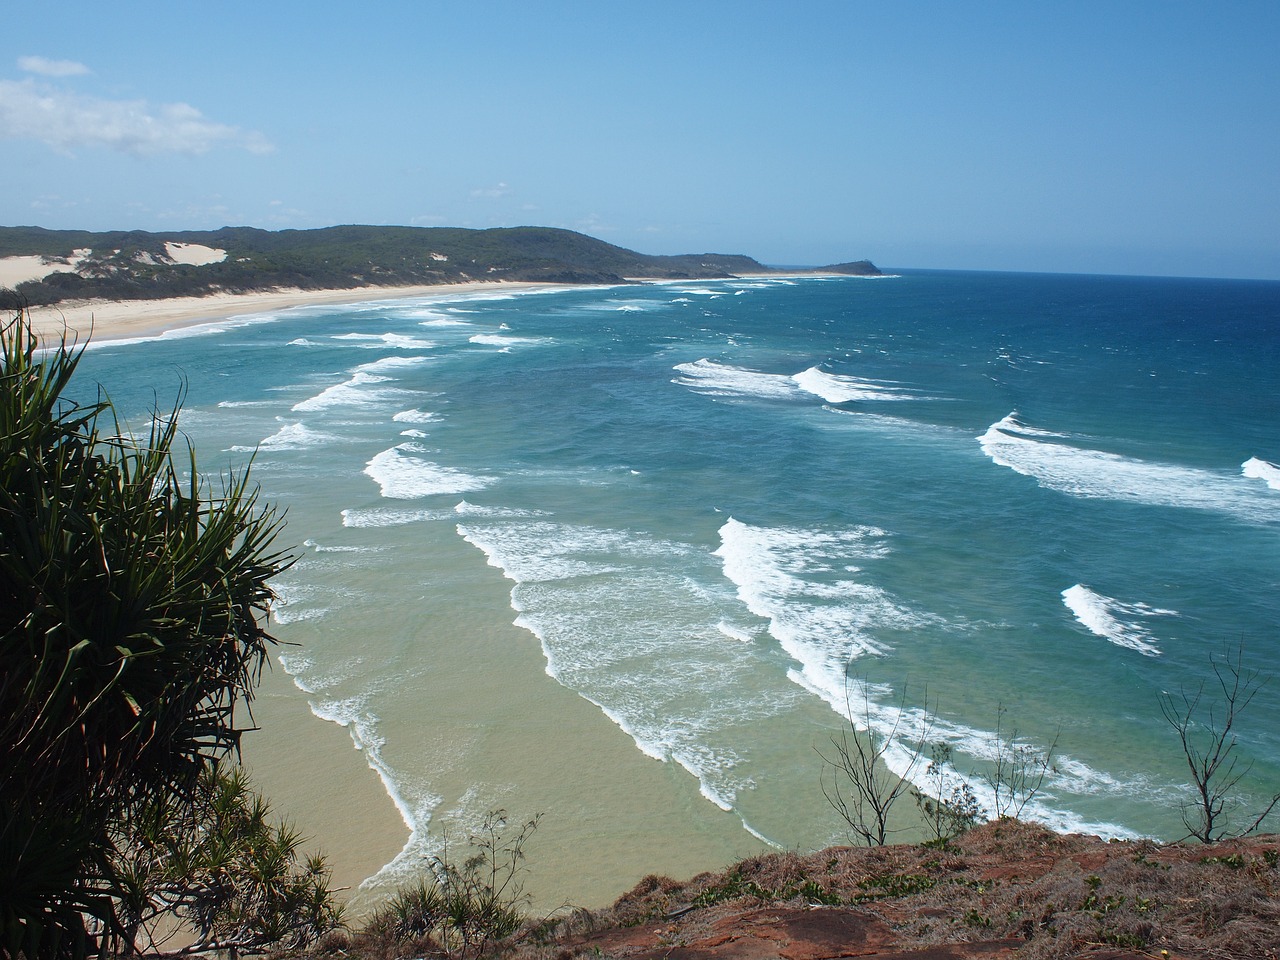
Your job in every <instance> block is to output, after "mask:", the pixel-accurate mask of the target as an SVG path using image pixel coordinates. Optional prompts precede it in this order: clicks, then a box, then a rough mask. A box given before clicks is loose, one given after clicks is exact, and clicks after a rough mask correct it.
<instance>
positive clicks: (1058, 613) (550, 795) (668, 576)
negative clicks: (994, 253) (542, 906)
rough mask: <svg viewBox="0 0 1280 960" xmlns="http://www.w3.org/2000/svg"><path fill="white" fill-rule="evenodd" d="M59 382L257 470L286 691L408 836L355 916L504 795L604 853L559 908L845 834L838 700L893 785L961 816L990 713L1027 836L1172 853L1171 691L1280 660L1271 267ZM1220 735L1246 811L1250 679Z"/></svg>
mask: <svg viewBox="0 0 1280 960" xmlns="http://www.w3.org/2000/svg"><path fill="white" fill-rule="evenodd" d="M79 378H80V379H79V381H78V383H79V384H80V385H81V387H82V388H83V389H84V390H85V392H86V395H87V394H88V393H89V392H90V390H91V389H93V386H94V385H95V384H97V383H101V384H102V385H103V386H104V387H105V389H106V391H107V392H108V393H109V395H110V396H111V397H112V399H113V400H114V401H115V403H116V404H117V406H118V408H119V409H120V410H121V411H122V412H123V413H124V414H125V417H126V419H128V420H129V421H130V422H133V423H144V424H145V418H146V416H147V412H148V411H149V410H151V409H152V408H153V407H155V406H156V405H157V404H158V405H159V406H160V407H161V408H164V407H167V406H168V405H169V403H170V401H171V400H172V399H173V398H174V397H175V396H176V395H177V393H178V390H179V389H180V387H181V385H182V384H185V389H186V394H185V400H184V410H183V414H182V419H181V424H182V427H183V430H184V432H185V434H186V435H187V436H189V437H190V438H191V440H192V442H193V443H194V445H195V447H196V449H197V451H198V453H199V457H200V462H201V465H202V468H203V469H204V470H206V471H210V472H211V473H212V474H214V475H216V474H217V473H218V472H219V471H224V470H226V469H227V468H228V466H229V465H237V464H238V465H240V466H243V465H244V464H245V463H246V462H248V460H249V459H250V457H253V476H254V477H255V478H256V480H257V482H258V483H259V484H261V487H262V489H263V494H264V497H265V498H266V499H267V500H269V501H271V502H272V503H275V504H278V505H279V506H280V507H282V508H285V509H287V513H288V523H287V527H286V529H285V534H284V541H285V542H287V543H290V544H293V545H295V546H296V553H297V556H298V561H297V563H296V564H295V565H294V566H293V567H292V568H291V569H289V570H288V571H287V572H286V573H284V574H283V575H282V576H281V577H280V578H279V580H278V582H277V583H276V588H277V590H278V592H279V597H280V602H279V604H278V606H277V609H276V611H275V619H276V633H277V635H278V636H279V638H280V639H281V640H283V641H286V642H287V643H288V644H290V645H289V646H286V647H282V648H281V649H280V656H279V666H280V667H282V668H283V670H284V671H285V672H286V674H287V676H288V677H289V678H290V679H291V680H292V683H293V685H294V687H295V688H296V689H295V693H296V696H297V697H299V698H305V699H306V700H307V702H308V703H309V705H310V710H311V712H312V713H313V714H314V716H315V718H316V719H315V721H314V722H315V723H316V724H322V723H337V724H341V725H343V726H344V727H345V728H346V729H347V730H348V731H349V732H350V734H351V737H352V738H353V742H354V743H355V745H357V746H358V747H359V748H360V749H361V750H362V751H363V755H364V757H365V759H366V760H367V763H368V765H369V768H370V770H369V771H368V776H370V777H373V776H377V777H378V778H380V781H381V783H382V785H383V787H384V788H385V791H386V793H387V795H388V799H389V802H393V803H394V804H395V806H396V808H397V810H398V811H399V812H400V815H401V817H402V819H403V821H404V824H405V828H404V838H405V845H404V849H403V850H402V851H401V853H400V854H399V855H397V856H395V857H393V858H392V859H391V860H390V861H389V862H388V863H387V864H386V865H385V866H384V867H383V868H382V869H381V870H379V871H377V872H376V874H374V875H373V876H371V877H370V878H369V880H368V881H367V883H366V890H371V891H376V890H379V889H387V888H389V887H390V886H392V885H394V884H395V883H398V882H402V881H403V880H404V879H406V878H408V877H410V876H412V875H413V874H414V872H415V871H419V870H421V869H422V866H423V863H424V858H425V857H426V856H428V855H430V854H431V853H432V852H436V851H438V850H439V849H440V848H441V847H442V846H443V845H445V844H447V843H449V842H455V843H456V842H457V839H458V837H460V836H462V835H464V834H465V832H466V830H467V829H469V828H470V827H472V826H474V825H475V824H476V823H478V822H479V821H480V820H481V818H482V817H483V815H484V813H485V812H486V811H488V810H491V809H496V808H499V807H501V808H503V809H506V810H507V811H508V813H509V814H511V815H512V816H513V817H515V818H521V819H523V818H527V817H531V816H533V815H535V814H542V815H543V817H544V819H543V826H542V827H540V832H548V833H549V835H550V836H552V837H558V838H559V839H557V840H555V842H549V843H548V844H545V845H544V847H543V848H542V849H540V850H539V851H538V853H537V856H536V858H535V857H534V856H533V855H531V857H530V859H531V861H535V860H536V861H537V862H535V863H534V864H533V866H534V868H537V867H538V866H539V865H542V866H544V867H546V869H547V870H548V871H549V875H550V876H551V877H553V878H556V879H557V880H558V881H559V882H563V883H564V884H566V885H567V886H568V887H570V888H572V887H573V883H572V882H571V879H570V878H572V877H575V876H578V877H579V879H581V876H580V875H581V873H582V870H581V868H580V866H578V867H575V866H574V865H573V861H574V860H575V858H576V859H577V860H578V861H581V859H582V847H583V846H584V845H586V844H590V845H592V846H593V847H596V848H598V849H602V850H605V851H606V855H605V859H606V860H608V861H609V862H610V863H613V864H615V865H616V867H615V869H616V871H617V872H618V875H617V876H613V875H606V876H601V877H595V878H593V879H591V881H590V884H589V886H588V889H586V891H585V892H583V891H582V890H580V889H577V888H574V889H572V890H571V892H570V893H568V894H566V896H572V897H575V898H578V899H590V898H591V896H592V895H593V893H594V894H597V895H599V896H603V895H604V894H605V893H609V894H612V893H613V892H618V891H620V890H622V889H625V887H626V886H628V885H629V883H628V882H626V881H627V880H630V881H631V882H634V880H635V879H638V877H639V876H640V875H641V874H642V873H643V872H646V871H645V870H644V869H643V868H641V866H640V865H641V864H643V863H646V862H648V861H650V860H653V859H655V854H654V851H655V850H656V849H659V848H662V847H671V848H674V849H685V850H688V851H693V852H695V853H696V852H697V851H701V850H703V849H708V850H714V851H717V852H716V853H715V854H714V855H721V854H722V855H723V856H726V857H727V856H729V855H730V854H740V853H745V852H750V851H751V850H753V849H763V848H768V847H778V848H783V849H816V848H818V847H821V846H823V845H826V844H828V843H831V842H846V841H847V840H848V838H849V834H848V831H847V829H846V828H845V826H844V825H843V823H842V822H841V821H840V820H839V818H838V817H837V816H836V815H835V813H834V811H833V810H832V808H831V806H830V805H829V804H828V803H827V802H826V800H825V799H824V797H823V792H822V779H823V774H824V761H823V759H822V756H821V755H820V752H821V753H826V754H828V755H830V753H831V749H830V748H831V740H832V738H833V737H839V736H840V733H841V730H842V728H843V727H845V726H846V725H847V722H848V717H849V716H850V715H852V716H853V718H854V719H855V720H856V721H857V722H858V723H860V724H863V725H866V724H869V725H870V727H871V728H872V729H873V730H874V731H876V732H877V733H878V734H879V735H891V736H893V737H894V744H893V748H892V749H891V750H890V751H889V754H888V756H889V759H890V763H891V765H893V766H895V767H896V768H897V769H898V770H899V772H902V771H904V770H907V759H906V758H907V756H908V755H909V754H910V752H911V750H912V749H913V747H914V745H915V743H916V742H917V741H920V740H923V741H925V742H926V743H927V744H933V743H936V742H942V743H945V744H947V745H948V746H949V747H950V748H951V752H952V760H951V766H950V768H949V776H951V777H952V778H953V779H954V782H957V783H958V782H959V781H960V780H961V779H963V780H966V781H968V782H970V783H971V784H972V785H973V787H974V789H975V791H976V793H977V796H978V799H979V801H980V802H982V803H983V804H984V805H986V806H987V807H988V809H990V808H991V805H992V798H991V796H990V792H989V790H988V788H987V787H986V785H985V784H984V782H983V776H982V775H983V771H985V770H989V763H990V760H991V757H992V755H993V749H994V744H995V742H996V738H997V733H996V731H997V727H999V731H1000V737H1002V738H1004V740H1005V741H1006V742H1009V743H1013V742H1014V741H1015V740H1016V742H1017V743H1018V744H1020V745H1022V746H1025V747H1029V748H1031V749H1033V750H1035V749H1044V748H1047V747H1048V746H1049V745H1050V744H1053V745H1054V755H1053V764H1052V767H1051V769H1050V770H1049V772H1048V775H1047V778H1046V780H1045V783H1044V785H1043V788H1042V790H1041V792H1040V794H1039V795H1038V796H1037V797H1036V798H1035V799H1034V800H1033V801H1032V802H1031V803H1030V805H1029V806H1028V808H1027V810H1026V811H1025V814H1026V815H1028V816H1033V817H1035V818H1037V819H1040V820H1043V821H1044V822H1046V823H1048V824H1049V825H1051V826H1053V827H1055V828H1058V829H1063V830H1083V831H1088V832H1094V833H1101V834H1103V835H1107V836H1118V837H1130V836H1154V837H1159V838H1164V839H1177V838H1179V837H1181V836H1183V835H1184V834H1185V833H1186V830H1185V828H1184V827H1183V825H1182V823H1181V818H1180V806H1181V804H1183V803H1184V802H1186V801H1187V800H1189V799H1190V792H1189V788H1188V786H1187V776H1186V770H1185V760H1184V758H1183V756H1182V754H1181V752H1180V749H1179V746H1178V742H1177V739H1176V736H1175V735H1174V734H1173V732H1172V731H1171V729H1170V728H1169V726H1168V724H1167V723H1166V722H1165V721H1164V720H1163V719H1162V716H1161V711H1160V698H1161V696H1162V694H1163V693H1173V694H1175V695H1176V694H1178V693H1179V691H1183V690H1186V691H1192V692H1194V690H1195V689H1197V688H1198V685H1199V684H1201V683H1202V682H1203V681H1205V680H1206V679H1208V680H1209V681H1210V683H1211V684H1212V683H1213V682H1215V681H1213V675H1212V672H1211V667H1210V658H1211V657H1212V656H1215V655H1219V654H1221V653H1222V651H1223V650H1224V649H1230V648H1237V647H1239V648H1240V649H1242V651H1243V653H1242V656H1243V659H1244V662H1245V664H1246V666H1248V667H1249V668H1252V669H1258V670H1261V671H1262V672H1263V673H1264V674H1266V673H1270V672H1274V670H1275V666H1276V659H1277V654H1278V653H1280V636H1278V635H1277V624H1278V623H1280V591H1277V586H1278V585H1280V467H1277V466H1276V464H1277V463H1280V390H1278V389H1277V388H1278V387H1280V283H1270V282H1252V281H1228V280H1194V279H1155V278H1132V277H1110V276H1105V277H1104V276H1068V275H1030V274H999V273H959V272H925V271H904V272H902V273H901V274H899V275H894V276H887V277H883V278H852V277H850V278H811V277H795V278H768V279H762V278H750V279H742V280H716V281H696V282H671V283H654V284H647V285H636V286H621V287H583V288H564V289H554V290H549V291H536V292H513V291H505V290H502V289H500V288H496V289H495V290H493V291H482V292H476V293H466V294H458V295H453V296H449V297H442V298H425V299H420V300H392V301H382V302H376V301H369V302H363V303H356V304H350V305H345V306H341V307H334V306H314V307H305V308H296V309H292V310H288V311H284V312H281V313H277V314H271V315H256V316H245V317H240V318H234V319H232V320H230V321H221V322H218V323H215V324H209V325H206V326H204V327H199V328H195V329H192V330H187V331H184V332H182V333H181V334H179V335H173V334H171V335H167V336H164V337H159V338H152V339H145V340H138V341H133V342H120V343H105V342H104V343H103V344H100V345H94V346H93V347H92V348H91V349H90V350H89V351H87V353H86V354H85V357H84V360H83V363H82V366H81V370H80V373H79ZM1213 693H1214V689H1213V687H1212V686H1210V687H1206V695H1211V694H1213ZM1237 733H1238V736H1239V743H1238V748H1237V749H1238V751H1239V753H1240V756H1241V759H1242V762H1249V763H1252V764H1253V767H1252V770H1251V771H1250V772H1249V776H1248V777H1247V778H1246V779H1245V780H1244V781H1242V783H1241V784H1240V787H1239V791H1240V792H1241V795H1242V796H1243V797H1245V798H1246V799H1249V798H1251V797H1261V796H1263V795H1267V796H1269V795H1270V794H1272V793H1275V792H1277V791H1280V685H1277V684H1272V685H1269V686H1267V687H1265V688H1264V689H1263V690H1262V692H1261V693H1260V694H1259V695H1258V696H1257V698H1256V699H1255V700H1254V701H1253V702H1252V703H1251V704H1250V705H1249V707H1248V709H1247V711H1246V712H1245V713H1244V715H1243V716H1242V717H1241V718H1240V720H1239V723H1238V727H1237ZM267 735H268V736H269V732H268V734H267ZM926 753H927V749H926ZM828 772H829V771H828ZM910 772H911V775H912V776H913V778H915V779H917V780H923V774H924V764H923V763H921V764H919V765H917V766H916V767H915V768H914V769H913V770H911V771H910ZM300 789H302V788H300ZM579 802H580V803H582V804H584V806H583V807H582V808H581V809H578V808H577V807H575V804H577V803H579ZM543 805H546V806H543ZM535 806H538V807H540V808H539V809H535ZM911 806H912V804H911V801H910V799H909V798H908V799H906V800H904V801H902V803H901V805H900V809H899V812H900V813H903V814H905V813H908V812H909V811H910V808H911ZM588 807H590V810H588V809H587V808H588ZM557 821H559V824H560V825H559V827H557V826H556V824H557ZM896 823H897V826H899V827H901V832H900V833H898V834H895V836H897V837H900V838H902V839H912V838H917V839H918V838H919V837H920V836H921V834H920V832H919V830H918V829H913V827H912V824H911V820H910V818H909V817H906V816H903V817H900V818H898V820H897V821H896ZM582 824H586V825H585V826H583V825H582ZM557 830H559V833H557ZM575 831H576V832H575ZM450 838H452V841H451V840H450ZM699 844H702V846H699ZM575 848H576V849H575ZM657 859H660V858H657ZM557 864H558V865H557ZM721 865H722V864H719V863H704V864H703V867H704V868H708V869H709V868H713V867H718V866H721ZM628 871H632V872H633V873H632V874H628ZM606 873H607V871H606ZM623 874H627V876H623Z"/></svg>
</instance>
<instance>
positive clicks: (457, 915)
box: [365, 810, 541, 960]
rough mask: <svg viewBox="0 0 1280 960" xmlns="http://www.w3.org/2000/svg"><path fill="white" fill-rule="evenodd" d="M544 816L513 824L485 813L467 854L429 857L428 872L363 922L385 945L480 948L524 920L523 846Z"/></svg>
mask: <svg viewBox="0 0 1280 960" xmlns="http://www.w3.org/2000/svg"><path fill="white" fill-rule="evenodd" d="M540 819H541V818H540V817H534V818H533V819H532V820H528V821H526V822H524V823H523V824H521V825H520V826H519V827H516V828H514V829H509V828H508V823H507V818H506V813H505V812H504V811H502V810H496V811H491V812H489V813H488V814H486V816H485V819H484V822H483V823H482V824H481V826H480V829H479V830H478V831H476V832H475V833H473V834H472V835H471V836H470V837H468V838H467V848H468V850H469V853H468V855H467V856H466V857H465V858H464V859H463V861H462V862H461V863H456V862H454V861H453V860H452V859H451V858H450V856H449V852H448V848H447V847H446V848H445V850H444V851H443V852H442V853H441V854H440V855H439V856H437V857H433V858H432V859H431V861H430V863H429V866H430V869H431V877H430V878H423V879H420V880H418V882H417V883H415V884H413V885H412V886H410V887H407V888H405V889H403V890H400V891H399V892H398V893H397V894H396V895H395V896H393V897H392V898H391V900H390V901H388V903H387V904H386V905H385V906H384V907H382V908H381V909H380V910H378V912H377V913H375V914H374V915H373V916H372V917H371V918H370V920H369V922H368V924H367V925H366V927H365V938H366V939H367V940H372V941H374V942H375V943H376V944H378V945H380V946H381V948H382V950H383V952H386V953H392V952H394V953H397V954H398V953H400V952H402V951H400V950H396V949H395V947H396V946H400V947H413V948H415V949H418V948H420V949H421V950H422V951H424V952H425V951H426V950H428V949H430V950H437V951H440V952H442V953H443V954H444V955H446V956H448V957H455V958H459V960H463V958H469V957H479V956H483V955H485V954H486V953H488V952H489V951H490V949H491V948H492V947H493V946H494V945H495V944H497V943H499V942H500V941H504V940H508V939H509V938H511V937H512V936H513V935H515V934H516V933H517V932H518V931H519V930H520V929H521V928H522V927H523V926H524V924H525V921H526V919H527V911H528V907H529V902H530V901H529V898H528V896H527V895H526V894H525V893H524V886H523V883H522V881H521V875H522V873H523V869H524V868H523V863H524V847H525V844H526V843H527V842H528V840H529V838H530V837H531V836H532V835H533V832H534V831H535V830H536V829H537V828H538V822H539V820H540Z"/></svg>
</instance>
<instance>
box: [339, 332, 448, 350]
mask: <svg viewBox="0 0 1280 960" xmlns="http://www.w3.org/2000/svg"><path fill="white" fill-rule="evenodd" d="M330 339H333V340H356V341H362V343H361V346H363V347H366V348H368V349H371V350H378V349H382V348H385V347H391V348H393V349H395V350H430V349H432V348H434V347H438V346H439V344H438V343H436V342H435V341H434V340H420V339H418V338H417V337H406V336H405V335H404V334H401V333H339V334H335V335H334V336H333V337H331V338H330Z"/></svg>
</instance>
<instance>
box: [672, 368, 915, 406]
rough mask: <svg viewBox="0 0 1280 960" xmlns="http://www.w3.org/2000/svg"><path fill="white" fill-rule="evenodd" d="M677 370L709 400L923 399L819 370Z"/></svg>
mask: <svg viewBox="0 0 1280 960" xmlns="http://www.w3.org/2000/svg"><path fill="white" fill-rule="evenodd" d="M675 370H676V372H677V373H679V374H680V376H679V377H677V378H676V379H675V381H674V382H675V383H678V384H680V385H681V386H684V387H689V388H690V389H692V390H695V391H697V392H698V393H701V394H705V395H708V396H721V397H759V398H762V399H769V400H775V399H776V400H788V399H797V398H802V397H807V396H815V397H819V398H821V399H822V400H825V401H826V402H827V403H849V402H853V401H863V402H866V401H887V400H919V399H923V398H922V397H921V396H920V395H919V394H918V393H917V392H916V391H914V390H912V389H910V388H909V387H906V386H904V385H903V384H901V383H897V382H895V381H891V380H868V379H866V378H864V377H851V376H845V375H840V374H834V373H828V372H826V371H825V370H822V369H820V368H818V367H809V368H808V369H806V370H802V371H801V372H799V373H797V374H792V375H790V376H788V375H787V374H781V373H762V372H760V371H758V370H751V369H748V368H746V367H735V366H731V365H729V364H724V363H718V362H716V361H715V360H709V359H707V358H705V357H704V358H702V359H701V360H695V361H694V362H693V363H681V364H677V365H676V367H675Z"/></svg>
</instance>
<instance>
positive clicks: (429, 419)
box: [391, 410, 440, 423]
mask: <svg viewBox="0 0 1280 960" xmlns="http://www.w3.org/2000/svg"><path fill="white" fill-rule="evenodd" d="M391 419H392V420H393V421H395V422H396V423H437V422H439V420H440V418H439V417H438V416H437V415H436V414H434V413H430V412H428V411H426V410H401V411H400V412H399V413H397V414H395V415H394V416H393V417H392V418H391Z"/></svg>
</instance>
